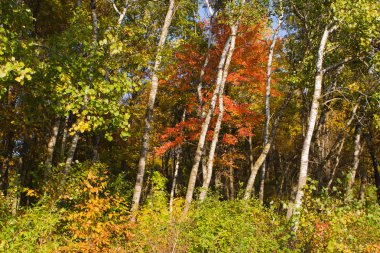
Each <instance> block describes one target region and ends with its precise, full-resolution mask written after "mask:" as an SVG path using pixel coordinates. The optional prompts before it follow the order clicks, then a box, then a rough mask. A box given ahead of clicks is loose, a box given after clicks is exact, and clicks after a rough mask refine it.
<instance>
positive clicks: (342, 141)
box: [327, 135, 346, 192]
mask: <svg viewBox="0 0 380 253" xmlns="http://www.w3.org/2000/svg"><path fill="white" fill-rule="evenodd" d="M345 141H346V135H345V136H344V137H343V138H342V140H341V142H340V144H339V147H338V151H337V153H336V155H335V163H334V167H333V170H332V172H331V175H330V178H329V181H328V183H327V191H328V192H330V191H331V185H332V182H333V181H334V178H335V174H336V169H337V168H338V166H339V163H340V154H341V153H342V150H343V147H344V143H345Z"/></svg>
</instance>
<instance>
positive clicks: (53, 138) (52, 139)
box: [45, 117, 61, 175]
mask: <svg viewBox="0 0 380 253" xmlns="http://www.w3.org/2000/svg"><path fill="white" fill-rule="evenodd" d="M60 124H61V120H60V119H59V118H58V117H57V118H56V120H55V121H54V125H53V129H52V131H51V132H52V134H51V137H50V140H49V143H48V147H47V156H46V160H45V169H46V171H45V174H46V175H48V174H50V170H51V167H52V162H53V155H54V149H55V144H56V142H57V136H58V130H59V125H60Z"/></svg>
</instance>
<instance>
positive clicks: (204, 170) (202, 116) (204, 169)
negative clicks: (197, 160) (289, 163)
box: [197, 0, 213, 182]
mask: <svg viewBox="0 0 380 253" xmlns="http://www.w3.org/2000/svg"><path fill="white" fill-rule="evenodd" d="M205 3H206V4H208V2H207V0H206V1H205ZM209 10H211V7H209ZM211 13H213V12H212V11H210V15H211ZM212 22H213V17H212V16H211V18H210V29H209V36H208V42H207V53H206V58H205V61H204V63H203V65H202V68H201V72H200V75H199V82H198V86H197V94H198V102H199V107H198V117H199V118H200V120H201V122H203V121H204V119H205V117H206V114H205V110H204V109H205V108H204V101H203V92H202V90H203V78H204V75H205V73H206V67H207V65H208V63H209V61H210V47H211V42H212ZM204 145H206V142H205V144H204ZM205 152H206V147H205V146H203V149H202V156H201V159H202V161H201V166H202V177H203V181H202V182H205V181H206V180H207V159H206V157H205Z"/></svg>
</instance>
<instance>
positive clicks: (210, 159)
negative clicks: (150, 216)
mask: <svg viewBox="0 0 380 253" xmlns="http://www.w3.org/2000/svg"><path fill="white" fill-rule="evenodd" d="M223 90H224V85H222V87H221V91H220V94H219V115H218V118H217V121H216V125H215V129H214V133H213V136H212V142H211V146H210V153H209V157H208V160H207V167H206V172H207V174H206V180H205V181H203V186H202V190H201V194H200V196H199V200H200V201H201V202H203V201H204V200H205V198H206V195H207V191H208V188H209V185H210V182H211V177H212V168H213V165H214V156H215V150H216V145H217V144H218V139H219V132H220V129H221V126H222V119H223V113H224V105H223Z"/></svg>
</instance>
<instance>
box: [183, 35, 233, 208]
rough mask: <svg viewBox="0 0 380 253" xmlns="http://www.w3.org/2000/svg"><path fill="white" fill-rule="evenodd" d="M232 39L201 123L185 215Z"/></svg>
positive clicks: (228, 44) (227, 43) (226, 46)
mask: <svg viewBox="0 0 380 253" xmlns="http://www.w3.org/2000/svg"><path fill="white" fill-rule="evenodd" d="M232 38H233V36H232V34H231V35H230V37H229V38H228V40H227V41H226V43H225V45H224V49H223V51H222V55H221V56H220V60H219V64H218V74H217V80H216V85H215V89H214V91H213V95H212V98H211V102H210V108H209V110H208V112H207V115H206V117H205V120H204V121H203V124H202V128H201V134H200V136H199V140H198V145H197V150H196V152H195V156H194V162H193V167H192V169H191V172H190V177H189V184H188V187H187V192H186V203H185V208H184V214H186V213H187V211H188V209H189V207H190V204H191V201H192V199H193V193H194V187H195V181H196V177H197V174H198V167H199V163H200V160H201V156H202V153H203V148H204V145H205V140H206V134H207V131H208V128H209V125H210V121H211V118H212V115H213V113H214V109H215V105H216V99H217V97H218V95H219V92H220V86H221V83H222V78H223V66H225V63H226V57H227V53H228V50H229V48H230V43H231V41H232Z"/></svg>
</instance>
